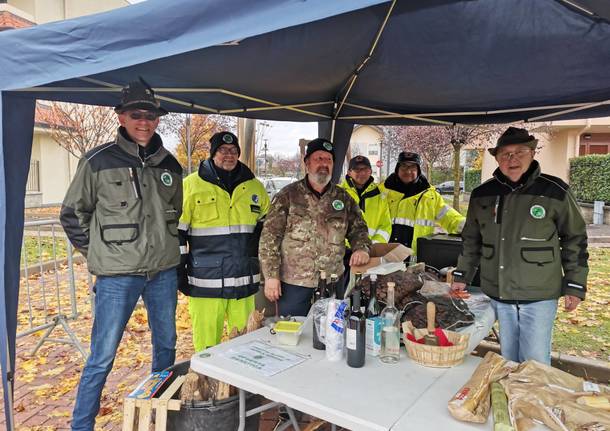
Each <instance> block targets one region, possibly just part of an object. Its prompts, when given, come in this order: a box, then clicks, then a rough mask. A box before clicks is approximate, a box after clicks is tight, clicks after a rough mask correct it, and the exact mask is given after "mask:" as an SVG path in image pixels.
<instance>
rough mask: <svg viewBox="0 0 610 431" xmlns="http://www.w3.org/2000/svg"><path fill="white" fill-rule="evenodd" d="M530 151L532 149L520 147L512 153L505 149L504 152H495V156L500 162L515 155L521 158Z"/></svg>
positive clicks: (506, 160)
mask: <svg viewBox="0 0 610 431" xmlns="http://www.w3.org/2000/svg"><path fill="white" fill-rule="evenodd" d="M531 152H532V150H528V149H525V148H522V149H520V150H517V151H515V152H512V153H511V152H508V151H507V152H506V153H502V154H496V158H497V159H498V160H500V161H502V162H508V161H509V160H510V159H512V158H513V157H516V158H517V159H519V160H521V159H524V158H525V157H527V156H528V155H529V154H530V153H531Z"/></svg>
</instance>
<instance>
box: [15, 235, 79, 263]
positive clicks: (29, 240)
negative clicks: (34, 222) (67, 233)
mask: <svg viewBox="0 0 610 431" xmlns="http://www.w3.org/2000/svg"><path fill="white" fill-rule="evenodd" d="M24 253H25V255H26V257H27V260H26V259H24ZM67 256H68V251H67V242H66V239H65V238H57V237H56V238H55V257H56V259H57V260H61V259H65V258H66V257H67ZM41 257H42V262H43V263H44V262H48V261H52V260H53V238H51V237H41V238H40V244H39V238H38V237H36V236H26V237H25V243H24V247H23V249H22V250H21V267H22V268H23V267H24V262H26V261H27V265H28V266H32V265H38V264H39V263H40V261H41V259H40V258H41Z"/></svg>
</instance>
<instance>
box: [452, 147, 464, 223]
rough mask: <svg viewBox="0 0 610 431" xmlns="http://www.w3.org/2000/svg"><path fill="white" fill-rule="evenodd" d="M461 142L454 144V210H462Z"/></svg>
mask: <svg viewBox="0 0 610 431" xmlns="http://www.w3.org/2000/svg"><path fill="white" fill-rule="evenodd" d="M461 147H462V146H461V145H460V142H456V143H454V144H453V208H455V210H456V211H459V210H460V172H461V169H460V149H461Z"/></svg>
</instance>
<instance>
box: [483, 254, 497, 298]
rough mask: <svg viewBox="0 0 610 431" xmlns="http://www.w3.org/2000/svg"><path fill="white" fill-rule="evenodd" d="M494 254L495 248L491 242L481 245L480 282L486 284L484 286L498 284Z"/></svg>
mask: <svg viewBox="0 0 610 431" xmlns="http://www.w3.org/2000/svg"><path fill="white" fill-rule="evenodd" d="M497 260H498V259H497V256H496V248H495V247H494V246H493V244H482V245H481V263H480V270H481V284H486V286H485V287H487V288H489V287H490V286H497V285H498V262H497Z"/></svg>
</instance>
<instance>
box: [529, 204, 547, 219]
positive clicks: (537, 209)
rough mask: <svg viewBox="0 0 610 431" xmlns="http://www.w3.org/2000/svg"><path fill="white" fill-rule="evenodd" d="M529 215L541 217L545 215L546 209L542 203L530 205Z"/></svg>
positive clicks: (536, 217)
mask: <svg viewBox="0 0 610 431" xmlns="http://www.w3.org/2000/svg"><path fill="white" fill-rule="evenodd" d="M530 215H531V216H532V217H534V218H535V219H539V220H540V219H543V218H544V217H545V216H546V210H545V209H544V207H543V206H542V205H532V207H531V208H530Z"/></svg>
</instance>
